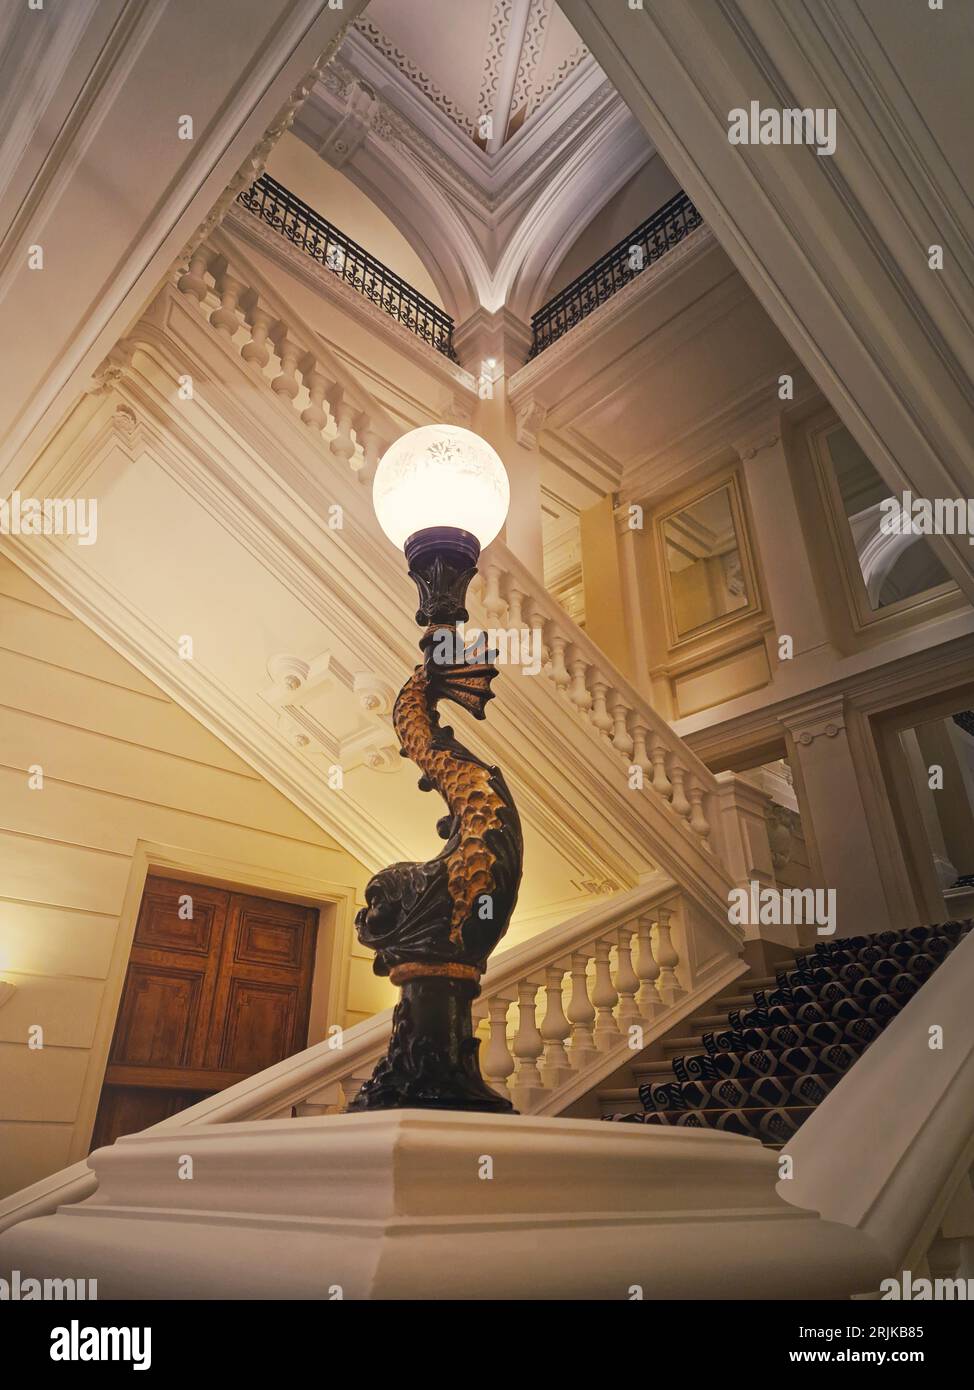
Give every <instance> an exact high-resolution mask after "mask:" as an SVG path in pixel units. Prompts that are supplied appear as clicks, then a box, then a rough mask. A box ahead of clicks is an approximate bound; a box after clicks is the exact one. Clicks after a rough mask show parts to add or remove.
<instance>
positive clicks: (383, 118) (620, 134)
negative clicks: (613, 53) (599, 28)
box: [294, 0, 654, 323]
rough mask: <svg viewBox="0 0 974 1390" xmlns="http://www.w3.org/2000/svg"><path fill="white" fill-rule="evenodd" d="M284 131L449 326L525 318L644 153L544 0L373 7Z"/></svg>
mask: <svg viewBox="0 0 974 1390" xmlns="http://www.w3.org/2000/svg"><path fill="white" fill-rule="evenodd" d="M460 31H462V33H461V32H460ZM461 40H462V42H461ZM461 54H462V55H463V56H461ZM471 54H479V55H480V62H479V63H475V62H473V61H472V59H471V58H470V55H471ZM294 131H295V134H296V135H297V136H298V137H299V138H300V139H302V140H304V141H305V143H307V144H308V145H310V146H311V147H312V148H313V149H315V150H316V151H318V153H319V154H320V155H321V157H322V158H323V159H326V160H327V161H328V162H329V163H330V164H332V165H334V166H335V167H337V168H339V169H340V170H341V171H342V172H343V173H344V174H345V175H346V176H347V177H348V178H350V179H351V180H352V181H353V182H354V183H355V184H356V185H357V186H358V187H359V188H360V189H362V191H363V192H365V193H366V194H367V196H369V197H370V198H371V199H372V200H373V201H374V202H375V203H376V204H377V205H378V206H379V207H381V208H382V209H383V211H384V212H386V214H387V215H388V216H390V217H391V218H392V219H393V220H394V221H395V222H396V224H397V225H398V227H399V228H400V230H401V231H402V233H403V235H404V236H405V237H406V238H407V240H408V241H409V242H410V244H411V245H412V247H413V249H414V250H415V252H416V253H417V255H418V256H419V257H420V258H421V259H422V261H423V263H424V265H425V266H426V268H427V270H428V271H429V274H430V276H431V278H432V279H433V282H434V283H435V284H436V286H437V289H438V290H439V292H440V294H441V296H442V298H443V302H444V305H445V307H446V308H447V310H448V312H449V313H450V314H452V316H453V317H454V319H455V320H456V321H457V322H458V323H462V322H463V321H464V320H466V319H467V318H469V317H470V315H471V314H473V313H474V312H475V311H476V310H477V309H479V308H484V309H487V310H489V311H494V310H497V309H500V308H502V307H507V308H508V309H509V310H510V311H511V312H512V313H513V314H515V315H517V316H518V317H520V318H524V319H527V318H528V317H530V313H531V311H532V310H533V309H534V308H536V307H537V306H538V304H539V303H540V302H541V300H542V298H543V295H544V292H545V290H546V288H547V286H548V284H549V283H550V281H551V277H552V276H553V274H554V273H555V271H556V270H557V267H558V265H559V263H560V261H561V260H562V259H563V257H564V255H565V254H566V252H567V251H568V250H569V249H570V247H571V246H572V245H573V243H574V242H575V241H576V240H577V238H578V237H579V236H580V235H581V233H582V232H583V231H584V230H585V228H586V226H587V225H588V224H589V223H590V222H591V220H592V219H593V218H594V217H595V216H596V215H597V214H598V213H599V212H600V211H601V209H602V208H603V207H604V206H605V204H606V203H607V202H608V200H609V199H610V198H611V197H612V196H613V195H614V194H615V193H616V192H617V191H618V190H619V188H620V187H621V186H622V185H623V184H624V183H626V182H627V180H628V179H630V178H631V177H632V176H633V175H634V174H635V173H636V172H637V171H638V169H639V168H640V167H641V166H642V165H643V164H645V162H646V161H647V160H648V159H649V158H650V157H651V156H652V154H653V152H654V151H653V146H652V144H651V143H650V142H649V141H648V140H647V138H646V136H645V134H644V132H643V131H642V129H641V127H640V126H639V125H638V123H637V122H636V121H635V120H634V119H633V117H632V116H631V115H630V113H629V111H628V110H627V108H626V106H625V104H624V103H623V102H622V100H621V98H620V97H619V96H618V94H617V93H616V92H615V90H614V89H613V87H612V86H611V84H610V83H609V82H608V81H607V79H606V77H605V75H604V73H603V72H602V70H601V69H600V68H599V66H598V64H597V63H596V62H595V60H594V59H593V58H592V56H591V55H590V54H589V53H588V51H587V50H586V49H585V48H584V45H582V44H581V42H580V40H578V38H577V35H575V34H574V31H573V30H571V28H570V26H568V24H567V21H565V19H564V17H563V15H562V14H561V12H560V10H558V9H557V8H556V7H555V6H554V5H553V3H552V0H471V3H470V5H469V6H466V7H465V8H464V11H463V14H462V17H460V18H459V19H458V15H457V6H456V5H455V4H454V3H450V0H414V2H413V3H412V4H411V5H410V6H409V7H408V10H407V9H406V7H403V6H398V7H397V6H394V5H392V4H390V3H388V0H373V3H372V4H370V5H369V8H368V10H367V12H366V14H365V16H364V17H363V18H362V19H361V20H360V21H359V22H358V23H357V24H356V25H354V26H353V27H352V28H351V30H350V31H349V34H348V36H347V37H346V39H345V42H344V43H343V45H342V47H341V49H340V51H339V53H338V57H337V59H336V60H335V61H334V62H333V63H332V64H331V65H330V66H329V67H328V68H327V69H326V71H325V72H324V74H323V75H322V78H321V79H320V81H319V82H318V84H317V87H316V88H315V90H314V92H313V93H312V95H311V98H310V99H309V101H308V102H307V103H306V105H305V106H304V108H303V109H302V111H301V113H300V116H299V118H298V120H297V122H296V124H295V127H294ZM649 211H652V209H647V212H649Z"/></svg>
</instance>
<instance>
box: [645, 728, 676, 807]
mask: <svg viewBox="0 0 974 1390" xmlns="http://www.w3.org/2000/svg"><path fill="white" fill-rule="evenodd" d="M649 756H650V757H651V758H652V760H653V791H654V792H658V793H659V795H660V796H665V797H669V796H671V795H672V792H673V785H672V783H671V782H670V779H669V778H668V777H667V775H666V744H665V743H664V742H663V740H662V739H661V738H660V736H659V734H654V735H653V737H652V740H651V741H650V745H649Z"/></svg>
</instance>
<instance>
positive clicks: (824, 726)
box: [781, 695, 846, 748]
mask: <svg viewBox="0 0 974 1390" xmlns="http://www.w3.org/2000/svg"><path fill="white" fill-rule="evenodd" d="M781 722H782V724H783V725H784V726H785V728H786V729H787V730H788V732H789V733H790V734H791V736H792V738H793V739H794V741H795V743H797V744H799V745H800V746H801V747H802V748H807V747H808V746H809V745H810V744H812V743H814V742H815V740H816V739H817V738H837V737H838V736H839V734H841V733H844V732H845V727H846V717H845V696H844V695H831V696H829V697H828V698H827V699H824V700H815V701H812V702H810V703H808V704H805V705H802V706H800V707H799V708H797V709H794V710H790V711H789V712H788V713H786V714H783V715H781Z"/></svg>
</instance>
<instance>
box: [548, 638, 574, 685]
mask: <svg viewBox="0 0 974 1390" xmlns="http://www.w3.org/2000/svg"><path fill="white" fill-rule="evenodd" d="M566 645H567V643H566V641H565V638H564V637H562V635H561V633H560V632H557V631H553V632H552V634H551V679H552V680H553V681H554V683H555V685H556V686H557V687H558V689H559V690H567V688H568V686H569V685H571V680H572V678H571V674H570V673H569V670H568V667H567V666H566V665H565V647H566Z"/></svg>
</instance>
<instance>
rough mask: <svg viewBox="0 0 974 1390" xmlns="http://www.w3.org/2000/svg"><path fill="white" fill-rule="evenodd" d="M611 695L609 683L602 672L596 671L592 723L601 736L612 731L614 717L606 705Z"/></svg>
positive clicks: (593, 686) (593, 684)
mask: <svg viewBox="0 0 974 1390" xmlns="http://www.w3.org/2000/svg"><path fill="white" fill-rule="evenodd" d="M608 693H609V682H608V681H607V680H606V678H605V676H603V674H602V672H601V671H599V670H595V671H593V672H592V716H591V717H592V723H593V724H594V725H595V727H596V728H597V729H598V731H599V733H600V734H608V733H610V732H611V730H612V716H611V715H610V714H609V710H608V707H607V705H606V697H607V695H608Z"/></svg>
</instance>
